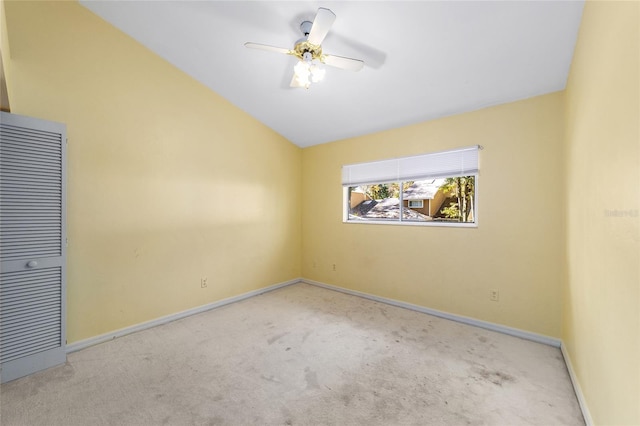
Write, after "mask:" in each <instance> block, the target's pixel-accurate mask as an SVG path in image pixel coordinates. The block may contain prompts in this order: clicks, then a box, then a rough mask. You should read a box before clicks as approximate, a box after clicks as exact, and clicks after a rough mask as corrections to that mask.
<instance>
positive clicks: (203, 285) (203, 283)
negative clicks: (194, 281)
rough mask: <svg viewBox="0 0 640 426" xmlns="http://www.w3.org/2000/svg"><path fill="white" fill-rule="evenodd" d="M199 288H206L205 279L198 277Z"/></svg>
mask: <svg viewBox="0 0 640 426" xmlns="http://www.w3.org/2000/svg"><path fill="white" fill-rule="evenodd" d="M200 288H207V279H206V278H200Z"/></svg>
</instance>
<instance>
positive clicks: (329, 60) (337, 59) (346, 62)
mask: <svg viewBox="0 0 640 426" xmlns="http://www.w3.org/2000/svg"><path fill="white" fill-rule="evenodd" d="M322 58H323V59H322V62H324V63H325V64H326V65H329V66H330V67H336V68H340V69H343V70H348V71H360V70H361V69H362V67H363V66H364V62H363V61H361V60H360V59H353V58H345V57H343V56H335V55H323V57H322Z"/></svg>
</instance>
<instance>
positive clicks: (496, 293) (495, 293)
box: [489, 290, 500, 302]
mask: <svg viewBox="0 0 640 426" xmlns="http://www.w3.org/2000/svg"><path fill="white" fill-rule="evenodd" d="M489 300H491V301H492V302H497V301H498V300H500V292H499V291H498V290H491V291H490V292H489Z"/></svg>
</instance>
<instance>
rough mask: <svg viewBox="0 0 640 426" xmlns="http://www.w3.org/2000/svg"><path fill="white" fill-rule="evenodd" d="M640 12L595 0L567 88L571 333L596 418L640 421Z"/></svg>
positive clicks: (567, 321) (569, 342) (567, 336)
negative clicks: (639, 63)
mask: <svg viewBox="0 0 640 426" xmlns="http://www.w3.org/2000/svg"><path fill="white" fill-rule="evenodd" d="M639 21H640V3H638V2H587V4H586V6H585V9H584V13H583V18H582V24H581V27H580V33H579V38H578V44H577V47H576V51H575V54H574V59H573V63H572V67H571V73H570V76H569V83H568V86H567V90H566V140H567V154H566V167H567V188H566V194H567V205H568V209H567V224H568V230H567V258H568V280H567V288H566V292H565V295H564V297H565V299H564V300H565V304H564V318H563V323H564V329H563V340H564V343H565V345H566V347H567V350H568V352H569V355H570V359H571V362H572V365H573V367H574V369H575V372H576V375H577V377H578V381H579V383H580V386H581V388H582V391H583V393H584V395H585V398H586V401H587V405H588V407H589V410H590V412H591V416H592V417H593V420H594V422H595V423H596V424H629V425H631V424H634V425H638V424H640V226H639V222H640V119H639V117H640V108H639V103H640V85H639V79H640V68H639V66H638V58H639V57H640V45H639V42H638V40H639V39H640V31H639V29H638V26H639V24H638V23H639Z"/></svg>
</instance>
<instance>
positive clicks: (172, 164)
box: [5, 1, 301, 343]
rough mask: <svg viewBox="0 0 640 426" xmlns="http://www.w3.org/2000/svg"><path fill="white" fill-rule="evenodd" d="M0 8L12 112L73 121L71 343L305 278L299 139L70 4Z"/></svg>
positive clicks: (70, 151) (70, 156) (70, 127)
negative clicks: (267, 124) (295, 140)
mask: <svg viewBox="0 0 640 426" xmlns="http://www.w3.org/2000/svg"><path fill="white" fill-rule="evenodd" d="M5 6H6V15H7V21H8V30H9V41H10V43H11V60H10V61H7V62H10V66H11V68H12V69H11V71H12V73H11V79H10V81H9V84H10V86H11V91H10V95H11V99H10V101H11V107H12V112H14V113H17V114H24V115H29V116H34V117H39V118H44V119H48V120H54V121H59V122H63V123H66V124H67V129H68V137H69V147H68V163H69V172H68V173H69V175H68V184H69V191H68V226H69V232H68V235H69V249H68V315H67V317H68V340H69V343H71V342H73V341H77V340H80V339H84V338H88V337H91V336H95V335H99V334H101V333H105V332H109V331H113V330H115V329H119V328H122V327H125V326H130V325H132V324H137V323H140V322H143V321H147V320H151V319H154V318H157V317H160V316H163V315H167V314H171V313H175V312H178V311H181V310H185V309H188V308H192V307H195V306H200V305H203V304H206V303H209V302H212V301H215V300H219V299H222V298H225V297H229V296H233V295H238V294H241V293H244V292H247V291H251V290H254V289H258V288H262V287H265V286H268V285H271V284H276V283H279V282H283V281H286V280H290V279H293V278H296V277H299V276H300V244H301V223H300V220H301V219H300V217H301V209H300V195H299V194H300V193H301V188H300V180H301V170H300V166H301V150H300V148H298V147H296V146H294V145H292V144H291V143H290V142H288V141H287V140H286V139H284V138H283V137H281V136H279V135H278V134H276V133H275V132H273V131H271V130H270V129H268V128H266V127H265V126H264V125H262V124H260V123H259V122H257V121H256V120H254V119H253V118H251V117H249V116H248V115H246V114H245V113H244V112H242V111H240V110H239V109H237V108H235V107H234V106H232V105H231V104H230V103H228V102H227V101H226V100H224V99H223V98H221V97H220V96H218V95H217V94H215V93H213V92H212V91H211V90H209V89H207V88H206V87H204V86H203V85H201V84H199V83H198V82H196V81H195V80H193V79H191V78H190V77H188V76H186V75H185V74H184V73H182V72H181V71H179V70H178V69H176V68H174V67H173V66H171V65H170V64H168V63H167V62H165V61H164V60H162V59H160V58H159V57H158V56H156V55H155V54H153V53H152V52H150V51H149V50H147V49H146V48H144V47H143V46H141V45H139V44H138V43H137V42H135V41H133V40H132V39H131V38H129V37H128V36H126V35H124V34H123V33H121V32H120V31H118V30H117V29H115V28H114V27H112V26H110V25H109V24H107V23H105V22H104V21H102V20H101V19H99V18H98V17H96V16H95V15H94V14H92V13H91V12H90V11H88V10H87V9H85V8H83V7H81V6H80V5H79V4H77V3H75V2H73V3H72V2H12V1H10V2H6V3H5ZM6 59H7V58H5V60H6ZM201 277H207V278H208V288H206V289H201V288H200V279H201Z"/></svg>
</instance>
